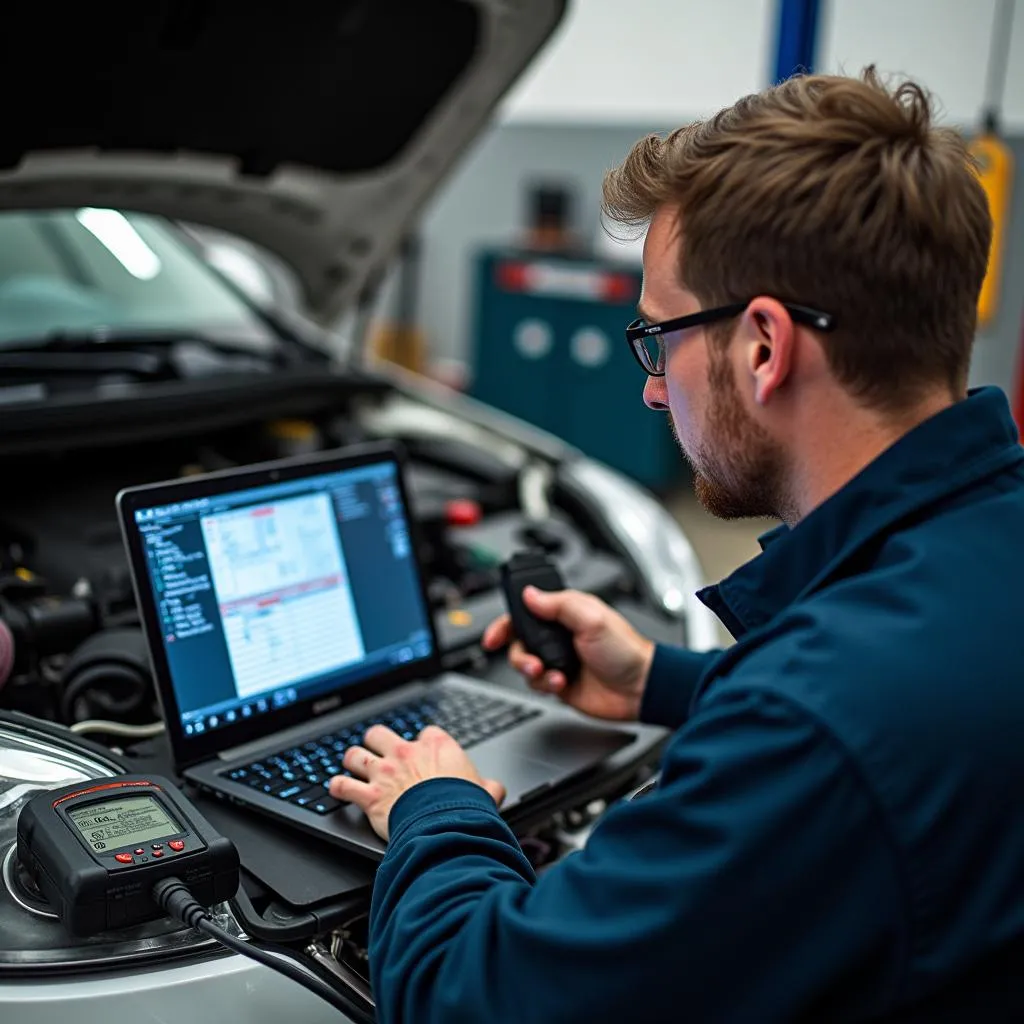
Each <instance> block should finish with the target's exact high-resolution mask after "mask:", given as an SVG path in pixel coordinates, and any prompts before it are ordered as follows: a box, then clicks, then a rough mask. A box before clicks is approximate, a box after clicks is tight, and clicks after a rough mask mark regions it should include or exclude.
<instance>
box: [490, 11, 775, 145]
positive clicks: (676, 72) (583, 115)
mask: <svg viewBox="0 0 1024 1024" xmlns="http://www.w3.org/2000/svg"><path fill="white" fill-rule="evenodd" d="M774 33H775V0H713V2H711V0H570V8H569V12H568V14H567V15H566V17H565V19H564V20H563V22H562V25H561V26H560V28H559V30H558V33H557V35H556V36H555V37H554V39H553V40H552V41H551V42H549V44H548V46H547V48H546V49H545V50H544V52H543V53H542V54H541V55H540V57H539V58H538V59H537V61H536V62H535V63H534V65H533V67H532V68H531V69H530V71H529V72H528V73H527V74H526V76H525V77H524V78H523V79H522V80H521V81H520V82H519V83H518V85H517V86H516V88H515V89H514V91H513V92H512V93H511V94H510V95H509V96H508V97H507V99H506V103H505V107H504V110H503V116H504V118H505V119H507V120H509V121H514V122H534V123H550V122H558V121H563V122H573V123H576V124H580V123H582V124H637V123H642V124H664V125H665V127H666V128H674V127H676V126H677V125H678V124H679V123H680V121H681V120H684V119H685V118H687V117H693V116H695V115H700V114H703V113H705V112H707V111H710V110H716V109H718V108H719V107H723V106H726V105H727V104H729V103H732V102H733V101H734V100H735V99H736V98H737V97H738V96H741V95H743V94H744V93H748V92H754V91H756V90H757V89H760V88H762V87H763V86H764V84H765V82H766V81H767V80H768V76H769V74H770V67H771V63H772V62H773V61H774V58H773V56H772V47H773V46H774V42H773V40H774Z"/></svg>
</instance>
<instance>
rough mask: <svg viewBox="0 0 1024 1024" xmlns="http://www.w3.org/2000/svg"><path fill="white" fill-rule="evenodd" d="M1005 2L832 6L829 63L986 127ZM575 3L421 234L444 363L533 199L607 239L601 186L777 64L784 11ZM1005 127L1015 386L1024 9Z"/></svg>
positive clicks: (1023, 235)
mask: <svg viewBox="0 0 1024 1024" xmlns="http://www.w3.org/2000/svg"><path fill="white" fill-rule="evenodd" d="M996 2H997V0H972V2H971V3H964V2H963V0H825V3H824V4H823V9H822V23H821V26H820V44H819V59H818V66H819V68H820V69H821V70H828V71H837V70H843V71H846V72H849V73H854V72H856V71H858V70H859V69H860V68H862V67H863V66H864V65H865V64H867V63H871V62H875V63H876V64H877V65H878V66H879V67H880V68H881V69H882V70H883V71H889V72H903V73H908V74H912V75H914V76H915V77H916V78H918V79H919V80H920V81H922V82H923V83H924V84H925V85H926V86H928V87H929V88H930V89H931V90H932V91H933V93H934V94H935V95H936V97H937V98H938V100H939V103H940V109H941V111H942V113H943V116H944V119H945V120H946V121H947V122H949V123H953V124H958V125H961V126H962V127H963V128H964V129H965V130H966V131H968V132H970V131H973V130H974V129H975V127H976V125H977V124H978V120H979V118H980V115H981V110H982V107H983V104H984V91H985V75H986V65H987V59H988V48H989V44H990V38H991V33H992V26H993V18H994V14H995V7H996ZM622 10H623V3H622V0H576V2H575V4H574V5H573V7H572V9H571V13H570V14H569V16H568V17H567V19H566V22H565V23H564V24H563V26H562V28H561V29H560V31H559V34H558V35H557V36H556V38H555V39H554V41H553V42H552V43H551V44H550V45H549V47H548V48H547V49H546V50H545V51H544V53H543V54H542V55H541V56H540V57H539V59H538V61H537V62H536V64H535V65H534V67H533V69H532V70H531V71H530V73H528V75H527V76H526V77H525V78H524V79H523V80H522V82H520V84H519V85H518V86H517V87H516V89H515V90H514V91H513V92H512V93H511V94H510V95H509V96H508V97H507V100H506V102H505V104H504V105H503V107H502V109H501V111H500V117H499V119H498V120H497V121H496V123H495V126H494V127H493V128H492V129H491V131H490V132H489V133H487V134H486V135H484V136H483V137H482V139H481V140H480V142H479V143H478V145H477V146H476V148H475V149H474V150H473V151H472V152H471V153H470V154H469V156H468V157H467V158H465V160H464V162H463V164H462V166H461V168H460V169H459V171H458V172H457V173H456V174H455V175H454V176H453V177H452V178H451V179H450V180H449V182H448V184H447V186H446V188H445V189H444V190H443V192H442V193H441V194H439V196H438V197H437V198H436V200H435V201H434V203H433V204H432V205H431V207H430V209H429V211H428V213H427V216H426V218H425V220H424V223H423V260H422V271H421V273H422V279H421V286H422V290H421V292H420V295H421V299H420V323H421V326H422V328H423V333H424V335H425V337H426V340H427V344H428V345H429V348H430V352H431V355H432V357H433V358H435V359H437V360H440V361H442V362H447V361H453V362H455V363H459V362H461V361H464V360H465V359H466V358H467V354H468V353H469V352H470V350H471V345H470V340H471V339H470V336H469V332H470V330H471V329H472V325H471V313H472V295H471V294H470V281H471V265H472V259H473V256H474V254H475V253H476V252H478V251H479V250H480V249H482V248H484V247H487V246H493V245H504V244H507V243H509V242H510V241H514V240H516V239H517V238H518V237H519V233H520V231H521V228H522V226H523V223H524V220H525V216H526V210H525V197H526V190H527V188H528V187H529V185H530V183H531V182H534V181H537V180H550V179H554V180H558V181H566V182H568V183H570V184H571V185H572V186H573V187H574V189H575V190H576V198H577V203H576V217H575V220H576V225H577V227H578V229H579V230H580V232H581V234H582V235H583V236H584V238H585V239H588V240H593V239H594V238H595V237H596V236H597V234H598V231H599V225H598V208H599V202H600V187H601V179H602V176H603V174H604V171H605V169H606V168H608V167H611V166H613V165H614V164H616V163H618V162H619V161H620V160H621V159H622V157H623V156H624V155H625V154H626V152H627V151H628V150H629V147H630V146H631V145H632V144H633V143H634V142H635V141H636V139H637V138H639V137H640V136H641V135H643V134H645V133H646V132H649V131H665V130H667V129H670V128H672V127H675V126H677V125H679V124H681V123H685V122H686V121H687V120H688V119H690V118H693V117H698V116H704V115H706V114H707V113H709V112H710V111H713V110H714V109H716V108H717V107H720V106H722V105H723V104H727V103H730V102H732V101H733V100H734V99H735V98H736V97H738V96H739V95H741V94H743V93H745V92H749V91H751V90H755V89H758V88H761V87H762V86H763V85H764V84H765V83H766V82H767V80H768V77H769V75H770V67H771V63H772V58H773V48H774V33H775V16H776V3H775V2H774V0H720V2H719V3H716V4H703V3H699V2H697V0H630V4H629V10H630V17H629V18H628V19H623V18H622ZM1003 123H1004V127H1005V129H1006V130H1007V132H1008V134H1009V135H1010V138H1009V139H1008V141H1009V142H1010V144H1011V146H1012V147H1013V150H1014V153H1015V157H1016V161H1015V167H1016V172H1015V180H1014V188H1013V198H1012V211H1011V223H1010V228H1009V231H1008V238H1007V252H1006V258H1005V263H1004V277H1003V285H1002V289H1001V293H1002V301H1001V303H1000V308H999V311H998V315H997V317H996V319H995V321H994V322H993V323H992V324H991V325H990V326H989V328H988V329H987V330H985V331H984V332H983V333H981V334H980V335H979V339H978V344H977V347H976V354H975V365H974V372H973V378H974V381H975V382H976V383H981V382H992V383H997V384H999V385H1001V386H1003V387H1006V388H1010V387H1011V383H1012V380H1013V375H1014V370H1015V366H1016V361H1017V351H1018V346H1019V343H1020V336H1021V322H1022V317H1024V10H1022V11H1019V12H1018V14H1017V17H1016V20H1015V25H1014V29H1013V32H1012V36H1011V40H1010V61H1009V75H1008V80H1007V86H1006V91H1005V107H1004V116H1003Z"/></svg>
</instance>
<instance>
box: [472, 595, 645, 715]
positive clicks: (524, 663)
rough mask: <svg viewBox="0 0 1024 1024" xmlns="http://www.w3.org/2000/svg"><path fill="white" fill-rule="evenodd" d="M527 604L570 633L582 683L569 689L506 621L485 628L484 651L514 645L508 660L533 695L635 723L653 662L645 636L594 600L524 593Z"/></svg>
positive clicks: (589, 712)
mask: <svg viewBox="0 0 1024 1024" xmlns="http://www.w3.org/2000/svg"><path fill="white" fill-rule="evenodd" d="M523 600H524V602H525V603H526V607H527V608H528V609H529V610H530V611H531V612H533V614H534V615H536V616H537V617H538V618H541V619H547V620H549V621H552V622H560V623H561V624H562V625H563V626H565V627H566V628H567V629H568V630H569V632H570V633H572V638H573V644H574V645H575V647H576V653H577V654H578V655H579V656H580V661H581V663H582V670H581V672H580V677H579V679H578V680H576V681H575V682H573V683H569V682H568V680H566V678H565V675H564V674H563V673H561V672H556V671H546V670H545V668H544V664H543V662H541V660H540V658H538V657H536V656H535V655H532V654H528V653H527V652H526V651H525V650H524V649H523V645H522V644H521V643H520V642H519V641H518V640H516V638H515V636H514V635H513V632H512V621H511V619H510V618H509V617H508V616H507V615H502V616H501V618H499V619H495V621H494V622H492V623H491V624H490V625H489V626H488V627H487V629H486V631H485V632H484V636H483V646H484V649H485V650H488V651H495V650H497V649H498V648H499V647H502V646H504V645H505V644H511V646H510V647H509V652H508V660H509V662H510V664H511V665H512V667H513V668H515V669H517V670H518V671H519V672H521V673H522V674H523V675H524V676H525V677H526V680H527V681H528V683H529V684H530V686H531V687H532V688H533V689H534V690H537V691H539V692H541V693H553V694H555V695H556V696H558V697H559V698H560V699H561V700H562V701H564V702H565V703H566V704H568V705H569V706H570V707H573V708H576V710H577V711H582V712H583V713H584V714H586V715H592V716H593V717H594V718H604V719H610V720H612V721H618V722H632V721H635V720H636V719H637V717H638V716H639V714H640V704H641V701H642V700H643V696H644V689H645V687H646V686H647V674H648V672H649V671H650V669H651V662H652V661H653V660H654V643H653V641H651V640H648V639H647V638H646V637H643V636H641V635H640V634H639V633H638V632H637V631H636V630H635V629H634V628H633V627H632V626H631V625H630V624H629V622H627V621H626V619H625V618H624V617H623V616H622V615H620V614H619V613H618V612H617V611H615V610H614V609H613V608H610V607H609V606H608V605H606V604H605V603H604V601H602V600H600V599H599V598H597V597H594V596H593V595H592V594H582V593H580V592H579V591H578V590H558V591H545V590H538V589H537V588H536V587H526V588H525V589H524V590H523Z"/></svg>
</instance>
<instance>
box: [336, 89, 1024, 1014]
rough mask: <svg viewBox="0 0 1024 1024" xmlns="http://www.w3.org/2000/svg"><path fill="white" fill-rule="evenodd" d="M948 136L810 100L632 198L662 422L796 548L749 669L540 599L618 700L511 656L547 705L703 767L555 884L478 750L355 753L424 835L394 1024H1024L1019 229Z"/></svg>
mask: <svg viewBox="0 0 1024 1024" xmlns="http://www.w3.org/2000/svg"><path fill="white" fill-rule="evenodd" d="M932 116H933V115H932V111H931V106H930V101H929V98H928V97H927V96H926V94H925V93H924V92H923V90H921V89H920V88H919V87H918V86H917V85H915V84H913V83H909V82H905V83H902V84H900V85H890V84H887V83H884V82H883V81H882V80H881V79H880V78H879V77H878V76H877V75H876V74H875V73H874V72H873V71H872V70H870V69H869V70H868V71H867V72H865V73H864V75H862V76H861V77H859V78H852V77H851V78H846V77H832V76H805V77H799V78H795V79H791V80H788V81H786V82H785V83H783V84H781V85H778V86H776V87H774V88H771V89H768V90H766V91H764V92H761V93H759V94H757V95H753V96H748V97H746V98H744V99H741V100H740V101H739V102H737V103H736V104H735V105H734V106H732V107H731V108H728V109H726V110H724V111H722V112H720V113H719V114H717V115H716V116H714V117H712V118H711V119H709V120H707V121H704V122H701V123H697V124H693V125H690V126H688V127H685V128H682V129H679V130H678V131H676V132H674V133H672V134H671V135H669V136H668V137H667V138H666V139H659V138H657V137H649V138H645V139H643V140H642V141H640V142H638V143H637V144H636V146H635V147H634V148H633V150H632V151H631V152H630V154H629V155H628V157H627V158H626V160H625V162H624V163H623V165H622V166H621V167H619V168H618V169H616V170H614V171H612V172H610V173H609V175H608V176H607V178H606V182H605V207H606V211H607V212H608V214H609V215H610V216H611V217H612V218H613V219H614V220H615V221H617V222H619V223H639V224H649V227H648V231H647V237H646V240H645V245H644V254H643V264H644V278H643V290H642V296H641V302H640V310H639V311H640V313H641V315H642V317H643V322H641V323H639V324H636V325H633V329H632V330H631V331H630V333H629V338H630V339H631V343H632V342H633V340H636V339H637V338H639V340H638V341H637V346H638V347H637V348H636V352H637V357H638V359H641V360H642V362H643V365H644V366H645V368H646V369H647V370H648V373H649V376H648V378H647V381H646V385H645V388H644V400H645V401H646V403H647V405H648V406H650V407H651V408H652V409H654V410H659V411H663V412H666V413H668V420H669V423H670V424H671V425H672V426H673V429H674V431H675V433H676V436H677V438H678V441H679V445H680V447H681V448H682V450H683V452H684V454H685V455H686V457H687V458H688V459H689V461H690V462H691V463H692V466H693V469H694V474H695V480H696V486H697V490H698V494H699V496H700V498H701V500H702V502H703V503H704V505H705V506H706V507H707V509H709V510H710V511H711V512H713V513H715V514H717V515H719V516H722V517H727V518H728V517H737V516H771V517H775V518H777V519H778V520H780V521H781V525H780V526H779V527H778V528H777V529H775V530H773V531H772V532H770V533H769V534H767V535H766V537H765V538H764V541H763V545H762V546H763V551H762V553H761V554H760V555H759V556H758V557H756V558H755V559H753V561H751V562H749V563H748V564H747V565H745V566H743V567H741V568H740V569H739V570H738V571H737V572H735V573H734V574H733V575H731V576H730V577H729V578H727V579H726V580H725V581H724V582H722V583H721V584H719V585H718V586H713V587H708V588H707V589H705V590H704V591H702V592H701V595H700V596H701V599H702V600H703V601H704V602H705V603H706V604H707V605H708V606H710V607H711V608H712V609H713V610H714V611H715V612H716V613H717V614H718V616H719V617H720V618H721V620H722V622H723V623H724V624H725V626H726V627H727V628H728V629H729V630H730V631H731V633H732V634H733V635H734V636H735V638H736V643H735V644H734V645H733V646H731V647H730V648H728V649H727V650H724V651H719V652H711V653H696V652H689V651H685V650H676V649H672V648H669V647H665V646H655V645H654V644H652V643H651V642H649V641H648V640H646V639H644V638H643V637H641V636H639V635H638V634H637V633H636V632H635V631H634V629H633V628H632V627H631V626H630V625H628V624H627V623H626V621H625V620H624V619H622V618H621V617H620V616H619V615H618V614H617V613H616V612H615V611H613V610H612V609H610V608H609V607H607V606H606V605H604V604H603V603H602V602H600V601H599V600H598V599H596V598H594V597H592V596H588V595H584V594H581V593H577V592H573V591H562V592H558V593H554V594H543V593H539V592H532V593H529V594H528V603H529V604H530V606H531V607H532V609H533V610H534V612H535V613H536V614H537V615H539V616H541V617H545V618H549V619H557V620H558V621H560V622H562V623H564V624H565V625H566V626H567V627H569V629H570V630H572V631H573V634H574V638H575V643H576V646H577V648H578V651H579V654H580V656H581V659H582V661H583V665H584V669H583V673H582V676H581V678H580V679H579V680H577V681H576V682H575V683H574V684H573V685H571V686H566V681H565V679H564V678H562V677H560V676H558V675H551V674H550V673H548V672H546V671H542V668H541V665H540V664H538V662H537V660H536V659H534V658H532V657H530V656H528V655H526V654H525V653H524V652H523V651H522V649H521V648H520V647H518V646H517V645H516V644H515V643H512V645H511V648H510V655H509V656H510V658H511V661H512V663H513V665H514V666H515V667H516V668H517V669H519V670H521V671H522V672H523V673H524V674H525V675H526V676H527V677H528V678H529V679H530V681H531V683H532V685H533V686H534V687H536V688H537V689H539V690H542V691H548V692H551V693H553V694H557V695H559V696H560V697H561V699H563V700H564V701H565V702H567V703H568V704H570V705H572V706H574V707H576V708H578V709H579V710H580V711H582V712H586V713H588V714H590V715H594V716H597V717H598V718H605V719H612V720H617V721H628V720H630V719H635V718H639V719H641V720H643V721H647V722H654V723H660V724H663V725H666V726H669V727H671V728H672V729H673V730H675V731H674V733H673V734H672V737H671V740H670V742H669V744H668V746H667V748H666V751H665V754H664V757H663V761H662V771H661V776H660V781H659V784H658V785H657V787H656V788H655V789H654V790H653V792H651V793H649V794H648V795H645V796H643V797H642V798H640V799H634V800H632V801H626V802H622V803H621V804H620V805H618V806H615V807H613V808H612V809H611V810H610V811H609V812H608V813H607V814H606V815H605V816H604V818H603V819H602V820H601V821H600V822H599V823H598V825H597V827H596V828H595V829H594V831H593V832H592V834H591V836H590V838H589V841H588V842H587V845H586V847H585V849H584V850H583V851H581V852H579V853H575V854H571V855H569V856H567V857H565V858H564V859H563V860H561V861H560V862H558V863H557V864H555V865H554V866H552V867H551V868H550V869H549V870H547V871H546V872H543V873H542V874H541V875H540V876H539V877H535V874H534V872H533V871H532V870H531V867H530V864H529V863H528V861H527V859H526V857H525V856H524V855H523V852H522V851H521V849H520V847H519V846H518V845H517V842H516V840H515V838H514V837H513V835H512V833H511V832H510V831H509V829H508V828H507V827H506V825H505V824H504V823H503V822H502V819H501V817H500V816H499V814H498V810H497V806H496V803H497V802H498V801H500V799H501V797H502V790H501V786H500V783H499V782H496V781H493V780H484V779H481V778H480V777H479V776H478V775H477V773H476V771H475V769H474V767H473V764H472V763H471V761H470V759H469V758H468V757H467V756H466V754H464V753H463V751H462V750H461V749H460V748H459V747H458V746H456V744H455V743H454V741H453V740H451V739H450V738H449V737H447V736H446V735H445V734H444V733H442V732H440V731H439V730H437V729H434V728H431V729H429V730H427V731H425V732H424V733H423V734H422V735H421V737H419V738H418V739H417V740H416V741H414V742H405V741H403V740H401V739H399V738H398V737H397V736H396V735H395V734H393V733H391V732H389V731H388V730H386V729H384V728H383V727H377V728H375V729H373V730H370V731H368V732H367V734H366V737H365V748H366V749H362V748H361V749H358V750H354V751H351V752H350V753H349V755H348V757H347V758H346V767H347V768H349V769H350V770H351V771H352V772H353V773H354V774H355V776H358V777H341V778H337V779H335V780H333V782H332V790H331V791H332V793H333V794H334V795H336V796H337V797H340V798H343V799H346V800H352V801H354V802H355V803H356V804H358V805H359V806H360V807H362V808H363V809H364V810H365V811H366V812H367V814H368V815H369V818H370V821H371V822H372V824H373V826H374V828H375V829H376V830H377V831H378V832H379V833H380V834H381V835H382V836H385V837H386V836H388V835H389V834H390V840H389V846H388V851H387V854H386V856H385V858H384V860H383V863H382V864H381V866H380V869H379V873H378V875H377V880H376V885H375V888H374V893H373V901H372V916H371V922H370V963H371V968H372V977H373V985H374V991H375V994H376V999H377V1001H378V1008H379V1014H380V1019H381V1020H382V1021H383V1022H385V1024H387V1022H391V1021H403V1022H406V1024H412V1022H420V1021H432V1022H433V1021H437V1022H442V1021H444V1022H448V1021H465V1022H470V1021H472V1022H480V1021H491V1022H505V1021H507V1022H513V1021H515V1022H529V1024H546V1022H551V1024H555V1022H557V1024H568V1022H572V1021H587V1022H595V1021H613V1020H614V1021H631V1022H639V1021H663V1020H670V1019H671V1020H682V1019H690V1020H697V1021H730V1022H733V1021H742V1022H747V1021H750V1022H756V1024H764V1022H766V1021H775V1020H796V1019H798V1020H813V1021H849V1020H865V1019H875V1018H876V1017H882V1018H884V1019H909V1011H908V1013H907V1016H902V1014H903V1013H904V1010H905V1008H907V1007H910V1006H911V1005H912V1004H915V1003H917V1002H918V1001H919V1000H924V999H925V998H926V997H929V996H934V1002H933V1004H932V1005H931V1007H930V1008H924V1009H921V1010H920V1011H915V1012H920V1013H921V1017H922V1019H927V1020H943V1019H955V1020H963V1019H968V1018H970V1019H984V1020H986V1021H992V1020H1005V1019H1011V1018H1012V1019H1015V1020H1021V1019H1024V1009H1022V1007H1021V1006H1020V1005H1018V1004H1014V1005H1011V1003H1012V1000H1014V999H1017V1000H1020V999H1021V998H1022V995H1021V990H1022V989H1024V984H1022V983H1021V982H1020V980H1019V979H1020V977H1021V974H1020V966H1019V965H1020V962H1021V961H1020V960H1019V959H1018V961H1017V962H1016V963H1015V964H1013V965H1012V966H1008V967H1007V968H1006V970H1005V971H1003V970H1002V968H1001V964H1002V960H1001V959H1000V957H1001V956H1002V953H1001V950H1002V949H1003V948H1004V947H1008V948H1010V949H1011V951H1012V941H1013V940H1018V939H1019V937H1020V936H1021V935H1022V933H1024V812H1022V808H1021V800H1020V792H1021V780H1022V779H1024V640H1022V632H1024V631H1022V627H1021V623H1020V615H1021V612H1020V609H1021V607H1022V605H1021V599H1020V593H1021V589H1022V588H1024V450H1022V448H1021V446H1020V445H1019V443H1018V438H1017V431H1016V429H1015V426H1014V423H1013V420H1012V419H1011V416H1010V412H1009V409H1008V406H1007V402H1006V400H1005V398H1004V396H1003V394H1002V392H1001V391H998V390H996V389H980V390H976V391H971V392H970V393H968V390H967V377H968V365H969V361H970V356H971V349H972V344H973V338H974V332H975V320H976V307H977V301H978V295H979V290H980V288H981V284H982V280H983V277H984V274H985V270H986V263H987V255H988V249H989V240H990V234H991V225H990V216H989V212H988V207H987V203H986V198H985V195H984V193H983V191H982V188H981V187H980V184H979V182H978V179H977V177H976V174H975V172H974V170H973V168H972V167H971V166H970V164H969V159H968V156H967V154H966V150H965V146H964V143H963V141H962V140H961V138H960V137H959V136H958V135H957V134H956V133H955V132H954V131H953V130H951V129H947V128H942V127H936V126H935V125H934V124H933V120H932ZM645 324H650V325H655V324H660V330H659V331H655V332H650V334H649V335H648V336H644V335H643V332H642V331H638V330H637V328H639V327H643V326H644V325H645ZM567 386H570V387H571V386H572V385H571V382H567ZM509 633H510V631H509V625H508V622H507V621H506V620H504V619H503V620H500V621H498V622H495V623H492V624H491V625H490V627H489V630H488V632H487V635H486V637H485V644H486V646H487V647H488V648H490V649H498V648H499V647H500V646H501V645H503V644H505V643H507V642H509V640H510V639H511V638H510V635H509ZM926 1007H927V1004H926ZM914 1019H917V1018H916V1017H915V1018H914Z"/></svg>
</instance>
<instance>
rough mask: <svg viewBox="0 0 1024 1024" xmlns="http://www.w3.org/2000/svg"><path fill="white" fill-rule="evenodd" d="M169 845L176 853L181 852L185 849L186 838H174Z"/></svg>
mask: <svg viewBox="0 0 1024 1024" xmlns="http://www.w3.org/2000/svg"><path fill="white" fill-rule="evenodd" d="M167 845H168V846H169V847H170V848H171V849H172V850H174V852H175V853H180V852H181V851H182V850H184V849H185V840H184V839H172V840H171V841H170V842H169V843H168V844H167Z"/></svg>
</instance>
